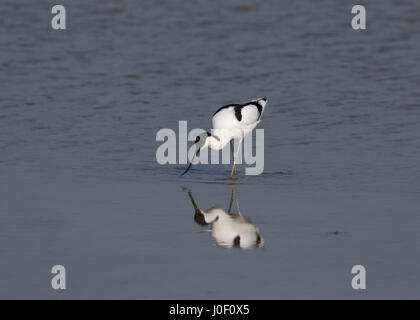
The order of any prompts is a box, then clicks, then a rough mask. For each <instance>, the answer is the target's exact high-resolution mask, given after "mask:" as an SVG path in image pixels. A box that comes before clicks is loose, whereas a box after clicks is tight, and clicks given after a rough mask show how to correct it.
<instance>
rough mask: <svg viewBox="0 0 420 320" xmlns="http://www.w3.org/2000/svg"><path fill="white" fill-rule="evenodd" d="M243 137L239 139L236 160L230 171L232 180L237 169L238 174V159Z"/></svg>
mask: <svg viewBox="0 0 420 320" xmlns="http://www.w3.org/2000/svg"><path fill="white" fill-rule="evenodd" d="M242 140H243V137H242V138H241V139H240V140H239V144H238V150H237V151H236V156H235V157H234V161H233V166H232V171H231V173H230V179H231V180H232V177H233V172H234V171H235V175H236V160H237V159H238V157H239V151H240V150H241V143H242Z"/></svg>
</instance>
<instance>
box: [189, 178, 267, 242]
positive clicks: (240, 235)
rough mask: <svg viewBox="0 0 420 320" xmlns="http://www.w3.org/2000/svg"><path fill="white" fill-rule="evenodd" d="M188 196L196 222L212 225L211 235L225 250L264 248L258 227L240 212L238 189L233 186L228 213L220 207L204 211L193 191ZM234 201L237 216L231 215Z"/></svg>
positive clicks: (202, 224)
mask: <svg viewBox="0 0 420 320" xmlns="http://www.w3.org/2000/svg"><path fill="white" fill-rule="evenodd" d="M188 196H189V197H190V199H191V202H192V204H193V207H194V210H195V215H194V220H195V221H196V222H197V223H198V224H199V225H201V226H207V225H211V234H212V236H213V238H214V239H215V240H216V243H217V244H218V245H219V246H222V247H225V248H242V249H247V248H262V247H264V239H263V238H262V236H261V233H260V230H259V229H258V227H257V226H256V225H255V224H253V223H252V222H251V221H250V220H249V219H248V218H246V217H245V216H243V215H242V213H241V211H240V210H239V203H238V196H237V193H236V187H235V185H234V184H232V196H231V199H230V205H229V209H228V212H226V211H225V210H223V209H222V208H220V207H212V208H210V209H208V210H202V209H200V208H199V207H198V205H197V204H196V202H195V200H194V198H193V196H192V193H191V191H188ZM233 201H235V205H236V209H237V212H238V213H237V214H233V213H231V210H232V205H233Z"/></svg>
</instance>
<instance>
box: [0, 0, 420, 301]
mask: <svg viewBox="0 0 420 320" xmlns="http://www.w3.org/2000/svg"><path fill="white" fill-rule="evenodd" d="M55 4H57V3H56V2H54V1H49V0H38V1H29V0H26V1H15V0H3V1H2V2H1V4H0V12H1V13H0V152H1V153H0V298H6V299H9V298H30V299H34V298H43V299H44V298H45V299H72V298H82V299H85V298H139V299H163V298H169V299H171V298H174V299H193V298H194V299H279V298H353V299H356V298H360V299H365V298H420V274H419V270H420V252H419V248H420V232H419V229H420V210H419V209H420V165H419V164H420V19H419V16H420V2H418V1H415V0H411V1H410V0H398V1H397V0H382V1H375V2H373V1H366V9H367V29H366V30H363V31H362V30H358V31H355V30H353V29H352V28H351V25H350V22H351V19H352V17H353V15H352V14H351V8H352V6H353V5H355V4H357V3H354V2H352V1H334V0H328V1H322V2H319V1H305V2H303V1H299V2H298V1H277V0H269V1H257V0H253V1H239V0H235V1H232V0H230V1H204V0H200V1H185V2H175V1H164V0H160V1H153V2H147V1H128V0H124V1H99V0H95V1H94V0H90V1H82V0H77V1H75V0H73V1H67V0H63V1H61V4H63V5H65V7H66V10H67V30H64V31H55V30H52V28H51V18H52V15H51V13H50V12H51V7H52V6H53V5H55ZM261 96H267V97H268V99H269V103H268V104H267V108H266V110H265V113H264V115H263V118H262V122H261V124H260V125H259V128H263V129H264V130H265V170H264V173H263V174H262V175H260V176H245V175H244V170H243V169H244V167H243V166H240V167H239V178H238V180H237V183H236V186H237V192H238V200H239V203H240V208H241V211H242V213H243V214H244V215H245V216H246V217H248V218H250V219H251V220H252V223H254V224H255V225H257V226H258V228H259V229H260V232H261V235H262V236H263V238H264V241H265V246H264V248H263V249H260V248H256V249H251V250H241V249H237V248H233V249H226V248H223V247H220V246H217V245H216V241H215V239H213V238H212V236H211V233H210V232H207V231H206V230H208V229H209V228H208V227H204V228H203V227H201V226H199V225H197V224H196V223H195V222H194V209H193V206H192V205H191V202H190V199H189V197H188V194H187V193H186V191H185V188H188V189H189V190H191V192H192V194H193V195H194V198H195V200H196V201H197V203H198V205H199V206H200V207H202V208H204V209H207V208H210V207H212V206H216V205H217V206H220V207H222V208H224V209H226V210H227V207H228V206H229V199H230V195H231V190H232V189H231V186H230V183H229V181H228V179H227V178H228V175H229V169H230V168H229V166H225V167H216V166H205V165H200V166H196V167H194V169H193V170H191V171H190V173H189V174H188V175H186V176H184V177H183V178H180V177H179V174H180V173H181V172H182V170H183V169H184V168H185V166H184V165H170V166H160V165H159V164H158V163H157V162H156V159H155V151H156V148H157V147H158V146H159V144H160V143H159V142H156V133H157V131H158V130H159V129H161V128H172V129H174V130H176V131H177V130H178V121H179V120H188V126H189V128H190V129H192V128H196V127H199V128H207V129H208V128H209V126H210V125H211V121H210V119H211V115H212V114H213V112H214V111H215V110H216V109H217V108H218V107H220V106H221V105H224V104H227V103H232V102H245V101H248V100H250V99H253V98H258V97H261ZM183 187H184V190H183ZM58 264H61V265H64V266H65V267H66V271H67V283H66V284H67V289H66V290H65V291H55V290H52V288H51V284H50V281H51V278H52V275H51V267H52V266H53V265H58ZM359 264H361V265H363V266H365V267H366V270H367V289H366V290H359V291H355V290H353V289H352V287H351V279H352V277H353V275H352V274H351V269H352V267H353V266H354V265H359Z"/></svg>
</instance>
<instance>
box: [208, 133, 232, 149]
mask: <svg viewBox="0 0 420 320" xmlns="http://www.w3.org/2000/svg"><path fill="white" fill-rule="evenodd" d="M207 141H208V146H209V148H210V149H212V150H220V149H223V148H224V146H225V145H226V144H228V142H229V141H230V140H227V139H223V137H222V138H219V137H217V136H209V137H208V138H207Z"/></svg>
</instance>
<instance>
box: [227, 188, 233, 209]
mask: <svg viewBox="0 0 420 320" xmlns="http://www.w3.org/2000/svg"><path fill="white" fill-rule="evenodd" d="M233 195H234V192H233V187H232V193H231V195H230V203H229V209H228V213H229V214H230V212H231V210H232V204H233Z"/></svg>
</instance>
